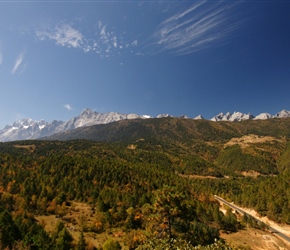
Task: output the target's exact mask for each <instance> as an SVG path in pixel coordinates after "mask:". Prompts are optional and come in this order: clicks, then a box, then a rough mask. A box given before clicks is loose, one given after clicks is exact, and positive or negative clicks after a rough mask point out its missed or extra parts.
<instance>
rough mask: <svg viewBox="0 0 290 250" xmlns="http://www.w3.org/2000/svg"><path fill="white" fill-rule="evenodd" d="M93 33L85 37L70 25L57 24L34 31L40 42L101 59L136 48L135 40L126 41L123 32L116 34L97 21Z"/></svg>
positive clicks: (136, 42)
mask: <svg viewBox="0 0 290 250" xmlns="http://www.w3.org/2000/svg"><path fill="white" fill-rule="evenodd" d="M94 29H95V31H94V32H91V34H92V35H91V36H90V37H88V36H85V35H84V34H83V33H82V32H81V31H80V30H79V29H77V28H76V27H74V26H73V25H72V24H67V23H63V22H62V23H58V24H54V25H51V24H49V25H44V26H42V27H38V28H37V29H36V30H35V34H36V37H37V38H38V39H39V40H41V41H46V40H51V41H54V42H55V44H56V45H59V46H63V47H67V48H75V49H81V50H83V51H84V52H86V53H88V52H94V53H96V54H98V55H99V56H100V57H101V58H108V57H112V56H115V55H120V54H121V52H122V51H125V49H128V48H130V49H131V48H132V47H136V46H137V44H138V41H137V40H134V41H133V42H132V41H126V42H125V39H124V37H123V34H124V33H125V32H122V33H121V34H117V33H116V32H114V31H112V30H110V29H109V26H108V25H106V24H103V23H102V22H101V21H98V22H97V24H96V25H95V26H94Z"/></svg>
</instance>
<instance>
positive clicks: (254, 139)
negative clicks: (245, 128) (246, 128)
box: [224, 135, 285, 148]
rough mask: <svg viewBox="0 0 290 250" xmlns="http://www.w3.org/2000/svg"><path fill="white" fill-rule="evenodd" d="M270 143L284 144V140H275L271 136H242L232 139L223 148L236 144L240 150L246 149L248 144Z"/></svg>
mask: <svg viewBox="0 0 290 250" xmlns="http://www.w3.org/2000/svg"><path fill="white" fill-rule="evenodd" d="M271 141H278V142H285V140H283V139H277V138H275V137H272V136H259V135H244V136H242V137H240V138H232V139H231V140H230V141H228V142H227V143H226V144H225V145H224V147H227V146H232V145H236V144H238V145H239V146H240V147H241V148H246V147H249V146H250V144H253V143H264V142H271Z"/></svg>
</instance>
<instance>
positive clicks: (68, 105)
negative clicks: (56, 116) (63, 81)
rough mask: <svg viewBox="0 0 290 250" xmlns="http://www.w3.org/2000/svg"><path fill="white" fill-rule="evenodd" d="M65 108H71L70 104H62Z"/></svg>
mask: <svg viewBox="0 0 290 250" xmlns="http://www.w3.org/2000/svg"><path fill="white" fill-rule="evenodd" d="M63 106H64V108H65V109H67V110H68V111H70V110H72V106H71V105H70V104H65V105H63Z"/></svg>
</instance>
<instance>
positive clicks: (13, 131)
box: [0, 109, 290, 141]
mask: <svg viewBox="0 0 290 250" xmlns="http://www.w3.org/2000/svg"><path fill="white" fill-rule="evenodd" d="M172 117H173V116H171V115H170V114H160V115H158V116H157V117H156V118H172ZM287 117H290V111H287V110H282V111H280V112H279V113H277V114H276V115H274V116H272V115H270V114H268V113H262V114H260V115H258V116H256V117H254V116H253V115H252V114H251V113H248V114H243V113H241V112H234V113H230V112H228V113H226V114H224V113H220V114H218V115H216V116H214V117H213V118H211V119H210V120H211V121H215V122H219V121H231V122H234V121H244V120H252V119H255V120H265V119H270V118H287ZM148 118H153V117H152V116H149V115H137V114H120V113H117V112H109V113H98V112H95V111H93V110H91V109H85V110H83V111H82V112H81V114H80V115H79V116H76V117H73V118H71V119H69V120H68V121H66V122H64V121H56V120H54V121H52V122H46V121H44V120H40V121H34V120H32V119H23V120H20V121H16V122H14V123H13V124H12V125H7V126H6V127H5V128H4V129H2V130H0V141H16V140H27V139H37V138H42V137H47V136H51V135H54V134H58V133H62V132H65V131H69V130H74V129H77V128H82V127H88V126H92V125H100V124H108V123H112V122H116V121H121V120H132V119H148ZM179 118H187V119H189V118H188V117H187V116H186V115H182V116H180V117H179ZM203 119H204V118H203V117H202V116H201V115H199V116H197V117H195V118H193V120H203Z"/></svg>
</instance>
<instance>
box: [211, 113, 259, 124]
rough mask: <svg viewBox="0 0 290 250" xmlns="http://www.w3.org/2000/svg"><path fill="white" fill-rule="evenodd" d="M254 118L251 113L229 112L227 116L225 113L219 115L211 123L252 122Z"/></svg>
mask: <svg viewBox="0 0 290 250" xmlns="http://www.w3.org/2000/svg"><path fill="white" fill-rule="evenodd" d="M253 118H254V116H253V115H252V114H251V113H248V114H243V113H241V112H234V113H233V114H232V113H230V112H228V113H226V114H224V113H219V114H218V115H216V116H214V117H213V118H211V121H215V122H218V121H231V122H234V121H243V120H251V119H253Z"/></svg>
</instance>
